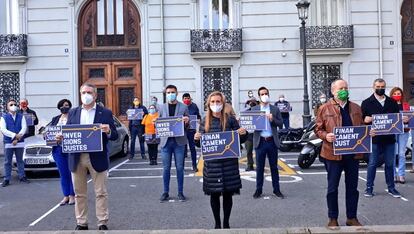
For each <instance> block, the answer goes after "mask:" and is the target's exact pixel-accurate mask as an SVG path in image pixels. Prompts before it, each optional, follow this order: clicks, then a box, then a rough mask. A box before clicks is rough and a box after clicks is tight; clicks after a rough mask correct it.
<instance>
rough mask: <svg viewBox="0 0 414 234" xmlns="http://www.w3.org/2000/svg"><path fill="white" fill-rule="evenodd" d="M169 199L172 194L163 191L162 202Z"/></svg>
mask: <svg viewBox="0 0 414 234" xmlns="http://www.w3.org/2000/svg"><path fill="white" fill-rule="evenodd" d="M168 199H170V195H168V193H163V194H162V195H161V198H160V202H166V201H168Z"/></svg>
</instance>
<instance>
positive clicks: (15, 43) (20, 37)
mask: <svg viewBox="0 0 414 234" xmlns="http://www.w3.org/2000/svg"><path fill="white" fill-rule="evenodd" d="M26 57H27V35H26V34H0V59H6V58H7V59H13V58H26Z"/></svg>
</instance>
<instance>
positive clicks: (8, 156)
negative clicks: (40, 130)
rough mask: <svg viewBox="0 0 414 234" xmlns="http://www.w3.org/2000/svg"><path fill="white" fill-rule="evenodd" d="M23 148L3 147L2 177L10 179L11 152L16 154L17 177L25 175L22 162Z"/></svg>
mask: <svg viewBox="0 0 414 234" xmlns="http://www.w3.org/2000/svg"><path fill="white" fill-rule="evenodd" d="M23 150H24V149H23V148H8V149H6V148H4V173H5V175H4V179H5V180H8V181H10V179H11V171H12V160H13V153H14V155H16V162H17V174H18V175H19V179H21V178H23V177H25V173H24V162H23Z"/></svg>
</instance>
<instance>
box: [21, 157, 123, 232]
mask: <svg viewBox="0 0 414 234" xmlns="http://www.w3.org/2000/svg"><path fill="white" fill-rule="evenodd" d="M128 161H129V160H128V159H127V160H125V161H123V162H121V163H119V164H118V165H116V166H114V167H112V168H111V169H109V171H108V173H109V172H111V171H113V170H115V169H117V168H118V167H120V166H122V165H123V164H125V163H126V162H128ZM91 181H92V179H90V180H88V182H87V183H89V182H91ZM59 206H60V204H59V203H58V204H57V205H55V206H54V207H53V208H52V209H50V210H49V211H47V212H46V213H44V214H43V215H42V216H40V217H39V218H38V219H36V220H35V221H33V222H32V223H31V224H29V227H33V226H34V225H36V224H37V223H39V222H40V221H42V220H43V219H44V218H46V217H47V216H48V215H50V214H51V213H52V212H53V211H55V210H56V209H57V208H58V207H59Z"/></svg>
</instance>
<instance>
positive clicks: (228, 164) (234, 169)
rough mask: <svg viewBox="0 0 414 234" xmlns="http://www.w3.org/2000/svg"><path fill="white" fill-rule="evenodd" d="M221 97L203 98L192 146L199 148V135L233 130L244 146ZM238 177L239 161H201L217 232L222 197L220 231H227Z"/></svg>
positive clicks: (214, 94)
mask: <svg viewBox="0 0 414 234" xmlns="http://www.w3.org/2000/svg"><path fill="white" fill-rule="evenodd" d="M225 101H226V100H225V97H224V95H223V94H222V93H220V92H217V91H216V92H212V93H211V94H210V95H209V96H208V98H207V104H206V105H207V115H206V117H205V118H204V119H203V121H202V122H201V124H200V131H199V132H197V133H196V134H195V136H194V139H195V140H196V145H197V146H198V147H199V146H200V138H201V134H202V133H206V132H224V131H232V130H237V131H238V133H239V135H240V141H241V142H244V141H245V140H246V138H247V132H246V130H245V129H244V128H240V126H239V123H238V122H237V120H236V119H235V118H234V117H233V116H229V115H228V114H225V108H223V106H224V105H225ZM241 187H242V185H241V180H240V174H239V160H238V159H237V158H229V159H213V160H209V161H204V170H203V191H204V193H205V194H206V195H210V205H211V209H212V211H213V215H214V220H215V228H216V229H219V228H221V220H220V196H221V195H223V211H224V212H223V213H224V219H223V228H230V225H229V219H230V214H231V209H232V206H233V195H234V194H239V193H240V189H241Z"/></svg>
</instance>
